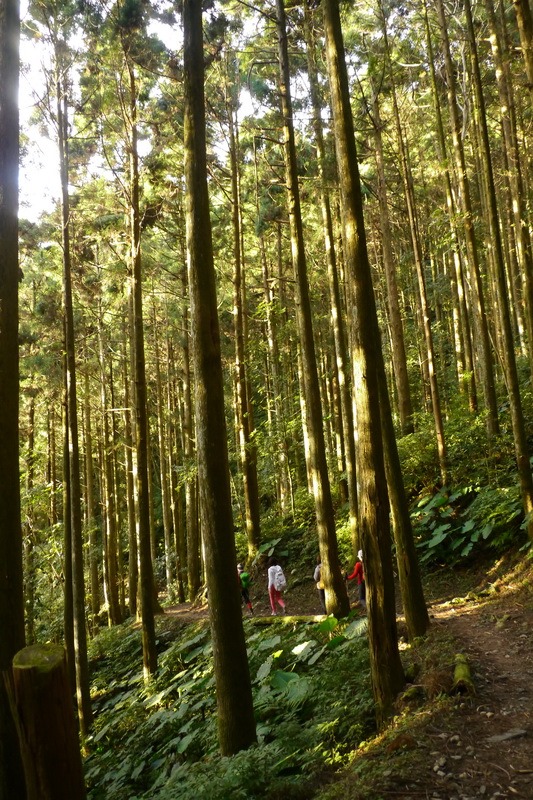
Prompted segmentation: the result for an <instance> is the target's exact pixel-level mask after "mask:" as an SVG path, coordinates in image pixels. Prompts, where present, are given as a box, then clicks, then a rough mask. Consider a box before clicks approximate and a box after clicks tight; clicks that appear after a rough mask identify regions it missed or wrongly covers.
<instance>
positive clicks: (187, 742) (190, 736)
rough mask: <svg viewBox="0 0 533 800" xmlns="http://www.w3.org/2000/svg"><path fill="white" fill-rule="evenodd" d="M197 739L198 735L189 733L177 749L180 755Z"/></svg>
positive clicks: (181, 740)
mask: <svg viewBox="0 0 533 800" xmlns="http://www.w3.org/2000/svg"><path fill="white" fill-rule="evenodd" d="M195 738H196V733H188V734H187V735H186V736H184V737H183V739H180V742H179V744H178V746H177V748H176V750H177V751H178V753H184V752H185V751H186V749H187V748H188V746H189V745H190V743H191V742H194V740H195Z"/></svg>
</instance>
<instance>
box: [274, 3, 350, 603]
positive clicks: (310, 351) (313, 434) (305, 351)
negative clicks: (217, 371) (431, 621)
mask: <svg viewBox="0 0 533 800" xmlns="http://www.w3.org/2000/svg"><path fill="white" fill-rule="evenodd" d="M276 12H277V23H278V43H279V62H280V90H281V106H282V113H283V128H284V130H283V135H284V139H285V175H286V181H287V199H288V205H289V222H290V233H291V254H292V262H293V268H294V275H295V286H296V316H297V321H298V329H299V338H300V348H301V358H302V373H303V376H302V377H303V381H302V382H303V389H304V391H303V398H304V400H305V410H306V418H307V432H308V435H309V442H308V443H309V461H308V464H309V467H310V475H311V480H312V489H313V497H314V500H315V510H316V517H317V529H318V546H319V550H320V557H321V559H322V575H323V581H324V586H325V593H326V609H327V611H328V613H330V614H335V615H339V614H340V615H345V614H347V613H348V611H349V600H348V594H347V591H346V585H345V583H344V581H343V578H342V574H341V569H340V564H339V555H338V545H337V536H336V531H335V513H334V509H333V501H332V498H331V487H330V482H329V475H328V466H327V461H326V448H325V443H324V427H323V417H322V408H321V404H320V389H319V383H318V370H317V361H316V351H315V342H314V337H313V322H312V312H311V301H310V297H309V285H308V278H307V263H306V256H305V248H304V233H303V224H302V215H301V208H300V192H299V187H298V170H297V160H296V143H295V137H294V123H293V111H292V101H291V95H290V71H289V57H288V46H287V31H286V20H285V7H284V3H283V0H276Z"/></svg>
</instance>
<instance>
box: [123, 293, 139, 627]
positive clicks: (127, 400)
mask: <svg viewBox="0 0 533 800" xmlns="http://www.w3.org/2000/svg"><path fill="white" fill-rule="evenodd" d="M128 305H129V304H128ZM128 329H129V325H128ZM122 347H123V356H122V362H123V381H124V462H125V464H126V508H127V515H128V608H129V612H130V614H133V615H135V614H136V613H137V593H138V587H139V559H138V549H137V515H136V490H135V476H134V464H135V461H134V455H135V449H134V446H133V441H134V438H135V437H134V435H133V431H132V426H133V425H134V422H133V414H132V408H131V405H132V400H131V385H130V376H129V372H128V363H129V359H128V356H127V353H126V349H127V345H126V342H125V341H124V342H123V343H122Z"/></svg>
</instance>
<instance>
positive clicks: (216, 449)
mask: <svg viewBox="0 0 533 800" xmlns="http://www.w3.org/2000/svg"><path fill="white" fill-rule="evenodd" d="M183 32H184V84H185V92H184V94H185V135H184V145H185V181H186V223H187V256H188V272H189V291H190V298H191V319H192V345H193V358H194V372H195V379H196V425H197V451H198V471H199V486H200V504H201V518H202V539H203V543H204V553H205V560H206V565H205V566H206V575H207V586H208V590H209V612H210V619H211V635H212V642H213V658H214V670H215V680H216V690H217V707H218V733H219V743H220V749H221V751H222V754H223V755H231V754H233V753H236V752H237V751H239V750H243V749H246V748H247V747H249V746H250V745H252V744H253V743H254V742H255V741H256V733H255V720H254V714H253V705H252V691H251V683H250V674H249V669H248V660H247V655H246V642H245V639H244V631H243V627H242V615H241V598H240V593H239V591H238V585H237V557H236V552H235V539H234V534H233V518H232V510H231V489H230V482H229V464H228V451H227V439H226V421H225V417H224V386H223V379H222V361H221V352H220V330H219V323H218V317H217V298H216V286H215V270H214V261H213V246H212V236H211V222H210V217H209V196H208V191H207V166H206V142H205V108H204V102H205V100H204V55H203V32H202V4H201V1H200V0H185V2H184V6H183ZM230 575H235V583H233V582H232V581H228V576H230Z"/></svg>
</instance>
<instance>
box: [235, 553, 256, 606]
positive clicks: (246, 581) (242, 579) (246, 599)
mask: <svg viewBox="0 0 533 800" xmlns="http://www.w3.org/2000/svg"><path fill="white" fill-rule="evenodd" d="M237 574H238V576H239V584H240V587H241V597H242V602H243V604H244V605H245V606H246V608H247V609H248V611H249V612H250V614H252V615H253V613H254V610H253V608H252V601H251V600H250V593H249V591H248V587H249V586H250V584H251V582H252V579H251V577H250V573H249V572H246V570H245V569H244V567H243V565H242V564H237Z"/></svg>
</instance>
